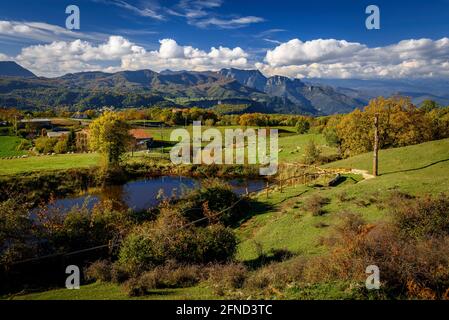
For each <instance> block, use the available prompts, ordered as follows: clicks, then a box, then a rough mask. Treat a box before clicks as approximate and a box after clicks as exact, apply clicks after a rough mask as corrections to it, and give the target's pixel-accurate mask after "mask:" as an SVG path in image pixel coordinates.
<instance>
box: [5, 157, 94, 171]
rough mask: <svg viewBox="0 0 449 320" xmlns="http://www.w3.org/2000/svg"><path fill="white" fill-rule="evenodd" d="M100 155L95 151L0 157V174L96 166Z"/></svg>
mask: <svg viewBox="0 0 449 320" xmlns="http://www.w3.org/2000/svg"><path fill="white" fill-rule="evenodd" d="M99 161H100V156H99V155H98V154H96V153H83V154H59V155H54V156H41V157H29V158H24V159H0V175H7V174H16V173H23V172H33V171H45V170H64V169H71V168H87V167H92V166H97V165H98V164H99Z"/></svg>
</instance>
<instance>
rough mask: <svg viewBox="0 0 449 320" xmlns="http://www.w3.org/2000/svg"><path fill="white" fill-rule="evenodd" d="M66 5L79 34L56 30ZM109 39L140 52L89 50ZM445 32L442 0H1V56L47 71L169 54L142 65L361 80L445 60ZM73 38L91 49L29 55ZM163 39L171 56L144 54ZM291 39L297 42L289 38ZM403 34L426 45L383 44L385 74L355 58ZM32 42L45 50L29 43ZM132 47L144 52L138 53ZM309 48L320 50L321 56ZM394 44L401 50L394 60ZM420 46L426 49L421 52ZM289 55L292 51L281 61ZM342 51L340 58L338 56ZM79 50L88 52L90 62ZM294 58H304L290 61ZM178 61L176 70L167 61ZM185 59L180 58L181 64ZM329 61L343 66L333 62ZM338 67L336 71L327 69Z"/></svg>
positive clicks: (448, 33) (448, 21) (448, 7)
mask: <svg viewBox="0 0 449 320" xmlns="http://www.w3.org/2000/svg"><path fill="white" fill-rule="evenodd" d="M70 4H75V5H78V7H79V8H80V11H81V30H79V31H77V32H76V33H73V32H68V31H67V30H64V27H65V19H66V17H67V15H66V14H65V8H66V6H67V5H70ZM370 4H375V5H378V6H379V8H380V10H381V29H380V30H367V29H366V28H365V19H366V17H367V15H366V14H365V8H366V7H367V6H368V5H370ZM2 23H3V27H2ZM33 23H34V24H33ZM36 23H45V25H42V24H36ZM23 26H26V27H27V29H26V30H25V31H26V32H25V31H24V29H20V28H23ZM30 28H31V29H30ZM17 30H18V31H17ZM110 36H120V37H121V40H120V41H115V42H114V45H116V46H121V47H122V48H124V47H127V48H128V49H130V48H131V47H132V46H135V47H138V48H139V49H135V50H134V49H130V50H128V51H126V50H122V52H121V53H122V55H120V54H116V55H112V56H111V57H107V55H106V54H102V55H101V54H98V52H96V53H95V54H92V52H93V51H98V50H99V46H101V45H102V44H105V43H108V41H109V39H110V38H109V37H110ZM446 37H449V1H448V0H433V1H425V2H424V1H364V0H340V1H322V0H321V1H320V0H315V1H299V0H296V1H294V0H277V1H269V0H257V1H256V0H244V1H242V0H240V1H236V0H175V1H172V0H159V1H157V0H111V1H106V0H83V1H60V0H43V1H31V0H29V1H25V0H15V1H8V2H5V1H2V2H1V3H0V58H2V59H3V60H6V59H11V60H16V61H17V62H19V63H21V64H24V65H25V66H26V67H29V68H31V69H33V71H35V72H37V73H38V74H41V75H48V76H54V75H59V74H63V73H65V72H74V71H77V68H78V69H79V70H78V71H85V70H89V69H95V68H100V69H106V71H107V70H109V71H115V70H118V69H120V68H122V69H123V68H124V67H129V68H137V67H145V61H149V60H151V59H150V58H157V59H161V56H162V58H163V59H165V60H167V59H171V60H170V61H168V62H167V61H165V62H163V61H158V62H157V63H156V64H154V65H151V64H150V65H149V66H148V68H153V69H156V70H157V69H162V68H165V67H167V68H171V69H182V68H185V69H194V70H197V69H198V70H200V69H205V68H206V67H210V68H211V69H216V68H219V67H226V66H235V67H243V68H254V67H257V68H259V69H260V70H261V71H263V72H264V73H280V74H284V75H287V76H291V77H304V76H323V77H349V76H350V77H353V76H354V77H362V78H363V77H369V71H363V70H362V69H361V68H362V67H363V68H364V69H366V67H368V68H371V69H369V70H372V72H374V73H375V74H373V76H374V77H394V74H395V73H397V72H398V69H397V68H398V65H399V66H400V65H401V64H403V65H405V66H406V67H407V68H412V69H413V68H418V67H419V66H420V65H421V66H423V65H425V64H428V63H431V64H436V63H438V64H443V65H444V63H445V62H447V56H448V53H447V52H446V43H445V41H442V42H437V41H439V40H441V39H445V38H446ZM77 39H80V40H81V41H83V43H84V42H87V43H88V44H89V45H90V46H91V47H92V48H91V47H89V48H87V49H86V48H85V49H82V50H81V51H80V50H79V49H76V50H72V51H76V52H74V53H73V54H72V56H71V57H67V56H66V57H64V58H62V57H61V59H56V60H54V59H53V62H54V64H55V65H54V66H46V63H45V59H44V57H42V58H39V57H38V56H39V54H42V55H45V53H48V52H50V51H51V52H50V55H54V57H56V55H57V52H58V50H59V51H61V50H66V51H67V50H69V51H70V50H71V49H68V48H69V47H70V46H69V44H70V43H71V42H73V41H75V40H77ZM163 39H170V40H172V42H165V44H166V48H167V50H168V52H172V53H173V52H175V54H174V56H170V54H171V53H170V54H168V55H167V54H165V55H158V56H157V57H156V56H155V55H154V54H152V53H155V52H157V51H159V50H160V49H161V43H160V41H161V40H163ZM296 39H297V40H298V41H300V42H291V41H292V40H296ZM318 39H325V40H337V41H342V40H344V41H345V43H342V42H335V41H333V42H332V41H328V42H325V43H319V42H316V40H318ZM410 39H415V40H420V39H428V40H430V42H429V41H428V42H426V43H412V44H410V43H409V44H407V45H406V46H400V47H399V48H393V49H391V48H390V49H391V50H390V51H391V54H389V55H388V57H385V58H384V61H385V65H384V67H385V66H387V65H388V66H391V68H388V70H385V68H384V69H382V68H379V65H382V61H373V62H371V63H370V64H368V65H367V64H364V62H363V60H364V59H366V58H367V57H372V56H373V55H376V54H377V53H378V51H373V50H371V51H370V50H369V49H374V48H388V46H395V45H398V44H400V42H401V41H403V40H410ZM115 40H117V39H115ZM122 40H123V41H127V43H123V41H122ZM53 42H64V43H65V44H66V45H67V46H66V47H64V48H62V47H61V46H64V44H63V43H60V46H59V47H57V48H55V46H53V47H50V44H51V43H53ZM346 42H347V43H349V45H347V44H346ZM352 43H357V44H361V45H363V48H361V47H357V46H351V44H352ZM129 44H130V45H129ZM282 44H285V45H284V46H283V47H280V48H278V50H277V51H276V47H279V46H282ZM38 45H40V46H47V47H45V48H36V46H38ZM410 46H412V47H413V46H416V47H417V48H418V49H416V50H415V51H419V52H414V53H413V52H412V53H408V52H405V53H404V52H402V51H403V50H412V51H413V50H414V47H413V48H411V49H410ZM178 47H179V48H178ZM186 47H189V48H192V49H195V50H199V51H201V54H193V53H191V52H193V51H192V50H190V49H188V48H187V49H186ZM212 47H215V48H217V49H219V48H220V47H223V48H228V49H229V52H225V50H219V52H218V53H217V52H215V53H214V52H212V51H211V48H212ZM342 47H344V48H345V49H342ZM347 47H348V48H347ZM108 48H109V47H108ZM111 48H112V47H111ZM114 48H115V47H114ZM235 48H240V49H241V50H242V52H240V51H239V52H237V51H235V50H234V49H235ZM423 48H424V49H423ZM441 48H443V49H441ZM38 49H39V50H38ZM97 49H98V50H97ZM140 49H143V50H145V51H146V52H145V53H142V52H141V51H139V50H140ZM24 50H25V52H24ZM45 50H47V51H45ZM83 50H84V51H83ZM109 50H114V49H109ZM133 50H134V51H133ZM180 50H181V51H182V50H184V51H185V54H179V52H180ZM186 50H187V51H188V52H189V53H188V52H187V51H186ZM232 50H234V51H232ZM314 50H315V51H316V50H318V51H319V52H328V54H327V56H324V55H323V54H320V53H317V52H315V51H314ZM398 50H402V51H401V52H402V53H401V54H400V55H396V56H394V57H393V56H392V55H393V54H394V53H395V52H396V51H398ZM423 50H426V52H427V53H426V55H425V56H423V54H422V51H423ZM269 51H272V54H271V59H267V58H268V52H269ZM343 51H344V52H343ZM381 51H382V50H381ZM384 51H388V49H385V50H383V51H382V54H383V53H384ZM432 51H438V55H437V56H436V57H435V56H433V55H432ZM442 51H443V52H442ZM176 52H178V53H176ZM289 52H290V53H291V54H290V55H295V57H288V55H289ZM342 52H343V53H346V55H345V56H342V55H341V54H342ZM360 52H362V54H361V56H360V57H359V60H360V64H364V65H363V66H360V65H359V66H356V67H357V68H354V66H350V65H349V62H348V60H349V58H350V55H354V54H358V53H360ZM33 54H34V55H36V56H33ZM130 54H132V55H133V56H130ZM77 55H78V56H77ZM81 55H84V56H83V57H81ZM125 55H126V57H125ZM286 55H287V56H286ZM87 56H89V57H92V56H95V57H94V58H92V59H89V58H88V57H87ZM181 56H182V57H181ZM194 56H195V57H199V58H196V60H199V59H206V58H207V59H209V58H210V56H215V57H214V59H215V60H214V61H213V62H211V61H203V62H199V61H193V60H192V59H194V58H193V57H194ZM206 56H207V57H206ZM218 56H219V57H218ZM296 56H304V57H305V58H304V59H302V58H299V59H297V58H296ZM54 57H53V58H54ZM136 57H137V59H140V60H139V61H140V62H139V63H137V62H135V60H136ZM403 57H406V58H403ZM181 58H182V61H178V62H179V67H178V65H177V64H176V62H177V61H175V60H180V59H181ZM187 58H188V59H189V61H184V60H186V59H187ZM314 58H315V60H316V61H314ZM70 59H72V60H76V61H71V60H70ZM243 59H244V60H245V61H244V60H243ZM336 59H337V60H336ZM338 59H341V63H344V64H345V67H341V66H340V67H338V63H340V60H338ZM398 59H399V60H400V59H402V60H400V61H399V60H398ZM60 60H61V61H60ZM69 60H70V61H69ZM124 60H125V62H124ZM356 60H357V59H356ZM56 64H58V65H56ZM311 64H318V65H314V66H312V67H313V68H315V69H314V70H313V71H312V72H311V71H309V69H310V68H311V66H310V65H311ZM337 67H338V68H340V69H341V70H336V68H337ZM108 68H109V69H108ZM307 68H308V69H307ZM355 69H357V70H355ZM421 69H422V70H421ZM421 69H420V73H418V74H419V75H420V76H422V77H429V76H438V77H445V76H446V73H445V72H437V73H436V71H437V70H433V69H432V70H429V69H428V68H422V67H421ZM361 70H362V71H361ZM401 70H402V69H401ZM415 71H416V70H412V71H411V70H405V71H404V72H403V75H404V76H406V75H408V74H414V73H416V72H415ZM399 73H400V74H402V73H401V72H399Z"/></svg>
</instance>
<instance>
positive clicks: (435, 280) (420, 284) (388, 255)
mask: <svg viewBox="0 0 449 320" xmlns="http://www.w3.org/2000/svg"><path fill="white" fill-rule="evenodd" d="M443 199H444V197H443V196H441V197H439V198H437V199H433V200H430V199H428V198H423V199H415V200H407V201H409V203H408V205H407V206H408V207H409V208H410V209H409V210H407V213H405V214H404V211H403V210H404V208H402V209H398V210H397V211H398V212H399V213H395V212H393V214H394V215H395V217H394V221H393V222H384V223H378V224H377V225H370V224H366V223H365V222H364V221H363V220H362V219H361V218H360V217H359V216H358V215H357V214H346V215H344V216H343V223H342V224H341V225H340V227H339V228H338V229H337V234H336V236H335V237H334V238H333V239H331V240H332V241H331V242H329V243H328V244H331V246H332V247H333V250H332V252H331V253H330V254H328V255H326V256H323V257H317V258H313V259H312V260H311V261H310V262H309V263H307V266H306V269H305V281H307V282H320V283H321V282H325V281H334V280H338V281H352V282H354V281H355V282H358V283H364V281H365V280H366V274H365V268H366V267H367V266H369V265H376V266H378V267H379V269H380V275H381V292H380V294H385V295H386V297H390V298H412V299H441V298H444V297H445V295H447V292H449V291H448V290H449V251H448V250H447V246H448V245H449V236H448V234H447V230H446V223H445V222H444V220H445V219H443V223H441V221H442V220H440V218H439V217H440V215H441V212H444V210H443V211H441V208H442V207H443V206H444V207H445V208H447V207H446V205H442V204H443V203H444V201H443ZM401 206H402V204H401ZM426 214H427V217H426ZM396 215H399V216H396ZM404 216H405V219H404ZM417 217H418V218H417ZM446 219H447V215H446ZM434 220H436V221H439V222H438V223H435V224H433V223H434V222H432V221H434ZM403 228H405V229H403ZM365 293H366V294H367V292H366V291H365Z"/></svg>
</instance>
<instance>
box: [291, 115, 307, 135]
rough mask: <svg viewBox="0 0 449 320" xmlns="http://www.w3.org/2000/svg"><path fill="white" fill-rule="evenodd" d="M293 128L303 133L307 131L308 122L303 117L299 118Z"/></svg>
mask: <svg viewBox="0 0 449 320" xmlns="http://www.w3.org/2000/svg"><path fill="white" fill-rule="evenodd" d="M295 128H296V132H297V133H299V134H305V133H307V132H309V129H310V122H309V121H308V120H307V119H305V118H300V119H298V121H297V122H296V125H295Z"/></svg>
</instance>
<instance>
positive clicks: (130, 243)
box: [119, 207, 237, 270]
mask: <svg viewBox="0 0 449 320" xmlns="http://www.w3.org/2000/svg"><path fill="white" fill-rule="evenodd" d="M187 223H188V221H187V220H186V219H185V218H184V217H183V216H182V214H181V213H179V212H177V211H176V210H173V208H171V207H168V208H163V209H162V211H161V213H160V215H159V217H158V218H157V220H156V221H154V222H147V223H144V224H143V225H141V226H138V227H137V228H136V229H134V231H133V232H131V233H130V235H129V236H128V237H127V238H126V239H125V240H124V242H123V244H122V247H121V249H120V253H119V261H120V263H122V264H123V265H125V266H127V268H131V269H133V268H142V269H144V270H148V269H150V268H151V267H153V266H157V265H162V264H164V263H166V262H167V261H169V260H174V261H176V262H177V263H191V264H195V263H208V262H224V261H227V260H229V259H231V258H232V257H233V256H234V254H235V250H236V246H237V241H236V238H235V235H234V233H233V231H232V230H230V229H228V228H226V227H224V226H221V225H213V226H208V227H195V226H192V225H191V226H188V227H186V225H187Z"/></svg>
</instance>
